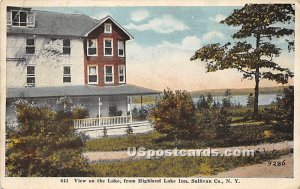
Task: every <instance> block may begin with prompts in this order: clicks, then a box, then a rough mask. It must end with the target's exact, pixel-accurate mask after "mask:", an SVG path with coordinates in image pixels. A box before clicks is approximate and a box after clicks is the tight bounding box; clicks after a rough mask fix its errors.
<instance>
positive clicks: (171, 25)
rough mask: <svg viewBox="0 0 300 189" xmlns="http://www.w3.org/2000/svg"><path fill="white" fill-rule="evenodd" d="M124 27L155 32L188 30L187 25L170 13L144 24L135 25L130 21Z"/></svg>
mask: <svg viewBox="0 0 300 189" xmlns="http://www.w3.org/2000/svg"><path fill="white" fill-rule="evenodd" d="M124 27H125V28H127V29H133V30H138V31H146V30H152V31H155V32H157V33H173V32H175V31H185V30H189V27H188V26H186V25H185V24H184V23H183V22H181V21H180V20H177V19H176V18H174V17H172V16H171V15H163V16H162V17H161V18H154V19H152V20H149V21H148V22H147V23H146V24H140V25H137V24H133V23H130V24H128V25H126V26H124Z"/></svg>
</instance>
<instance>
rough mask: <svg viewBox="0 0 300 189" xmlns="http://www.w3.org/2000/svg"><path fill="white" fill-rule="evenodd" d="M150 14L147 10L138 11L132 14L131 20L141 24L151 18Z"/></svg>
mask: <svg viewBox="0 0 300 189" xmlns="http://www.w3.org/2000/svg"><path fill="white" fill-rule="evenodd" d="M149 16H150V14H149V12H148V11H146V10H137V11H134V12H132V13H131V14H130V19H131V20H133V21H135V22H140V21H142V20H145V19H147V18H149Z"/></svg>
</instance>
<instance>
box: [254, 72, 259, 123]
mask: <svg viewBox="0 0 300 189" xmlns="http://www.w3.org/2000/svg"><path fill="white" fill-rule="evenodd" d="M258 94H259V68H256V73H255V88H254V106H253V108H254V109H253V118H257V116H258Z"/></svg>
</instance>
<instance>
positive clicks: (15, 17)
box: [11, 10, 27, 26]
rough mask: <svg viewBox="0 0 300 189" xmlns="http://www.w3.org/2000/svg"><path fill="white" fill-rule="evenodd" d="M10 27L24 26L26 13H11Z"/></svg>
mask: <svg viewBox="0 0 300 189" xmlns="http://www.w3.org/2000/svg"><path fill="white" fill-rule="evenodd" d="M11 16H12V25H13V26H26V25H27V12H26V11H21V10H19V11H17V10H12V11H11Z"/></svg>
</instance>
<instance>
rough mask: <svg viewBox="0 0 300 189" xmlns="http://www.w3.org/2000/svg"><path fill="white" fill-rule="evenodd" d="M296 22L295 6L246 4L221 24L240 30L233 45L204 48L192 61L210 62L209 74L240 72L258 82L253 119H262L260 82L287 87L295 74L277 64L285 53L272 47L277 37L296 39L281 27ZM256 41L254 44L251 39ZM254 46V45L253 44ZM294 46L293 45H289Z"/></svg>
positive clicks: (289, 31) (207, 46) (288, 30)
mask: <svg viewBox="0 0 300 189" xmlns="http://www.w3.org/2000/svg"><path fill="white" fill-rule="evenodd" d="M291 21H295V10H294V8H293V5H291V4H246V5H245V6H244V7H243V8H241V9H235V10H234V12H233V13H232V14H231V15H230V16H228V17H227V18H226V19H225V20H222V21H221V23H223V24H227V25H228V26H239V27H241V29H239V30H238V31H237V32H236V33H234V34H233V36H232V37H233V39H246V38H247V41H241V40H240V41H238V42H236V43H235V44H234V45H233V46H232V47H231V48H230V46H231V44H230V43H227V44H225V45H220V44H219V43H216V44H209V45H205V46H204V47H202V48H200V49H199V50H197V51H196V52H195V54H194V55H193V56H192V57H191V60H196V59H200V60H201V61H204V62H206V67H207V72H215V71H217V70H225V69H237V70H238V71H239V72H241V73H242V74H243V78H244V79H254V80H255V88H254V89H255V93H254V106H253V116H254V117H256V116H257V115H258V95H259V82H260V80H261V79H268V80H272V81H276V82H277V83H281V84H286V83H287V82H288V79H289V77H293V76H294V74H293V73H292V72H291V71H290V70H289V69H288V68H283V67H281V66H279V65H278V64H277V63H275V62H274V61H273V57H277V56H279V55H280V53H281V49H280V48H278V47H277V46H276V45H275V44H272V43H271V40H272V39H273V38H274V37H277V38H279V37H282V36H288V35H293V34H294V30H293V29H288V28H283V27H280V23H290V22H291ZM249 37H253V38H252V39H254V41H253V40H252V39H251V38H249ZM252 43H254V44H252ZM289 45H291V43H289Z"/></svg>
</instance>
